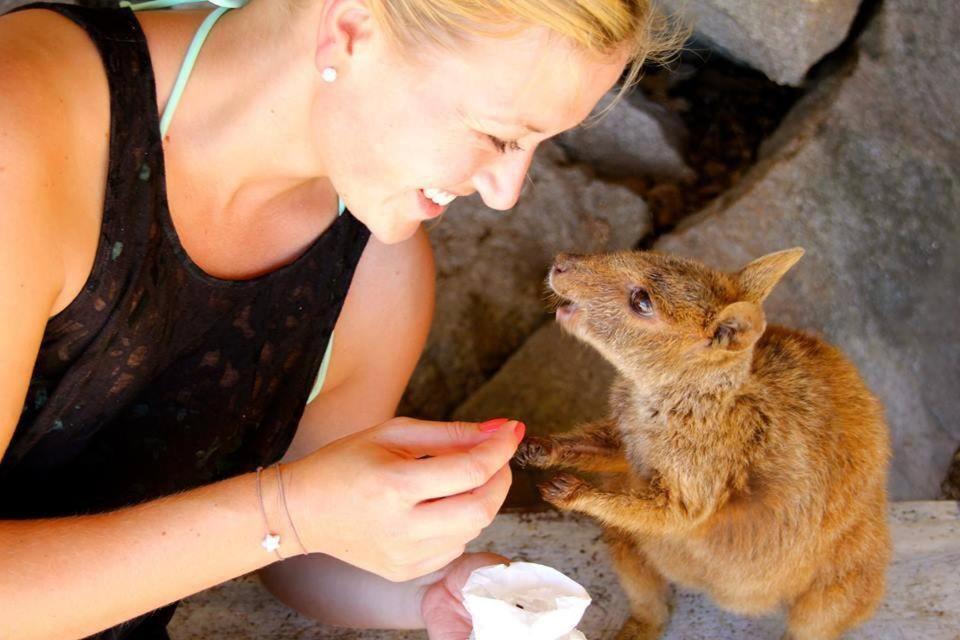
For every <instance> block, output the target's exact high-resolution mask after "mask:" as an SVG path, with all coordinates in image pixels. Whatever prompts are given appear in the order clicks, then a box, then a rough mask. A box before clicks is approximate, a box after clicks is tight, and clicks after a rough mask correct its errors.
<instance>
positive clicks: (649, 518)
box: [540, 473, 707, 535]
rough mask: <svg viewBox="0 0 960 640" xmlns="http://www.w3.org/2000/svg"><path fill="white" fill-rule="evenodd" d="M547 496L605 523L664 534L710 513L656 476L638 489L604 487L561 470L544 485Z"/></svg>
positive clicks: (545, 497)
mask: <svg viewBox="0 0 960 640" xmlns="http://www.w3.org/2000/svg"><path fill="white" fill-rule="evenodd" d="M540 493H541V495H542V496H543V499H544V500H546V501H547V502H549V503H550V504H552V505H554V506H556V507H557V508H559V509H563V510H564V511H578V512H580V513H584V514H586V515H588V516H592V517H594V518H596V519H597V520H599V521H601V522H602V523H604V524H606V525H609V526H613V527H617V528H619V529H622V530H624V531H629V532H632V533H639V534H646V535H650V534H654V535H657V534H663V533H667V532H671V531H680V530H683V529H686V528H688V527H690V526H691V525H693V524H695V523H696V522H698V521H700V520H701V519H702V518H703V517H705V516H706V515H707V511H706V509H704V508H703V507H702V506H698V505H694V504H690V503H685V502H684V501H683V500H682V498H681V497H680V496H678V495H677V492H676V491H669V490H667V489H666V488H665V487H663V486H662V485H661V484H660V482H659V481H658V480H656V479H654V480H652V481H651V482H649V483H648V484H646V485H645V486H644V487H643V489H641V490H639V491H637V492H636V493H630V494H627V493H614V492H611V491H602V490H600V489H597V488H596V487H594V486H592V485H590V484H589V483H587V482H586V481H585V480H582V479H580V478H577V477H576V476H573V475H570V474H569V473H560V474H557V475H556V476H554V477H553V478H551V479H550V480H548V481H547V482H544V483H543V484H541V485H540Z"/></svg>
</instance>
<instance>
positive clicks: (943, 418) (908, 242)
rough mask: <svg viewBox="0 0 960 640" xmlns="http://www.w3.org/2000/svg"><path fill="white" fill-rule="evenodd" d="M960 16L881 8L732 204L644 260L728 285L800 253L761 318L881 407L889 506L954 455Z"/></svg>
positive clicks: (923, 484) (921, 2)
mask: <svg viewBox="0 0 960 640" xmlns="http://www.w3.org/2000/svg"><path fill="white" fill-rule="evenodd" d="M958 41H960V4H958V3H956V2H953V1H952V0H942V1H939V2H928V1H927V0H900V1H899V2H885V3H884V4H883V5H882V8H881V9H880V11H879V13H878V14H877V15H875V16H874V18H873V19H872V22H871V23H870V24H869V25H868V28H867V30H866V31H865V33H864V34H863V36H862V38H861V40H860V42H859V45H858V46H859V51H858V55H857V57H856V59H855V60H853V61H852V62H851V63H850V64H849V66H848V68H846V69H842V70H840V71H837V72H836V73H834V74H833V75H832V76H831V78H830V80H829V81H826V82H822V83H821V84H820V85H819V86H818V87H817V88H816V89H815V90H814V91H813V92H812V94H811V95H809V96H807V98H805V99H804V101H803V102H801V103H800V104H798V106H797V107H796V108H795V109H794V111H793V112H792V113H791V115H790V116H789V117H788V118H787V120H786V121H785V122H784V124H783V125H782V127H781V129H780V130H779V131H778V132H777V134H775V136H774V137H773V138H772V139H771V140H770V141H769V143H768V145H767V146H766V147H765V148H764V149H763V150H762V159H761V161H760V162H759V163H758V164H757V165H756V166H755V167H754V168H753V169H752V171H751V172H750V174H749V175H748V176H747V177H746V178H745V179H744V181H743V182H742V183H741V184H740V185H739V186H738V188H736V189H735V190H734V191H733V192H731V193H729V194H727V195H726V196H725V197H723V198H722V199H721V200H720V201H719V202H717V203H716V204H715V205H713V206H711V207H709V208H708V209H707V210H706V211H705V212H704V213H703V214H702V215H701V216H698V217H697V218H695V219H692V220H690V221H688V223H687V224H686V226H684V227H683V228H682V229H679V230H678V231H676V232H675V233H673V234H670V235H669V236H667V237H664V238H662V239H661V240H660V241H659V242H658V243H657V245H656V248H657V249H660V250H663V251H668V252H674V253H679V254H684V255H688V256H692V257H695V258H698V259H701V260H703V261H704V262H706V263H708V264H710V265H713V266H716V267H721V268H727V269H735V268H737V267H739V266H740V265H742V264H744V263H745V262H747V261H748V260H749V259H751V258H754V257H756V256H759V255H761V254H763V253H766V252H768V251H773V250H776V249H783V248H786V247H791V246H796V245H799V246H802V247H804V248H806V250H807V254H806V257H805V258H804V259H803V260H802V261H801V262H800V263H799V264H798V265H797V266H796V267H794V269H793V271H792V272H791V273H789V274H788V275H787V276H786V278H785V279H784V281H783V282H782V283H781V284H780V285H779V286H778V288H777V289H776V290H775V291H774V293H773V295H772V296H771V298H770V300H769V302H768V303H767V305H766V306H767V310H768V315H769V318H770V320H771V321H772V322H775V323H780V324H785V325H788V326H792V327H797V328H804V329H811V330H814V331H817V332H820V333H822V334H823V335H824V336H825V337H826V338H827V339H828V340H830V341H831V342H833V343H835V344H836V345H838V346H839V347H841V348H842V349H843V350H844V351H845V352H846V353H847V354H848V355H849V356H850V357H851V358H852V359H853V361H854V362H855V363H856V364H857V365H858V366H859V368H860V371H861V372H862V374H863V376H864V377H865V379H866V381H867V383H868V384H869V386H870V387H871V388H872V389H873V391H874V392H875V393H876V394H877V395H878V396H879V397H880V398H881V399H882V400H883V402H884V403H885V405H886V408H887V418H888V421H889V424H890V428H891V432H892V437H893V447H894V460H893V465H892V469H891V477H890V489H891V492H892V496H893V497H894V498H895V499H898V500H903V499H918V498H931V497H936V496H937V495H938V494H939V484H940V481H941V480H942V478H943V476H944V474H945V473H946V471H947V467H948V465H949V461H950V457H951V455H952V453H953V451H954V449H955V448H956V445H957V442H958V441H960V393H958V389H960V321H958V318H960V251H957V247H958V246H960V140H958V132H960V83H957V82H956V81H955V80H954V79H955V78H956V69H957V68H958V67H960V53H958V49H957V47H956V43H957V42H958Z"/></svg>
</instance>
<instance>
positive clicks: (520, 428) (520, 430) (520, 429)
mask: <svg viewBox="0 0 960 640" xmlns="http://www.w3.org/2000/svg"><path fill="white" fill-rule="evenodd" d="M513 432H514V433H515V434H516V435H517V442H521V441H523V436H525V435H526V433H527V425H525V424H523V423H522V422H518V423H517V426H515V427H514V428H513Z"/></svg>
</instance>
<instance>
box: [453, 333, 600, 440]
mask: <svg viewBox="0 0 960 640" xmlns="http://www.w3.org/2000/svg"><path fill="white" fill-rule="evenodd" d="M613 375H614V372H613V367H612V366H610V365H609V364H608V363H607V361H606V360H604V359H603V358H602V357H601V356H600V355H599V354H598V353H597V352H596V350H595V349H593V348H592V347H589V346H587V345H585V344H584V343H582V342H580V341H579V340H577V339H576V338H574V337H572V336H570V335H568V334H566V333H564V332H563V331H562V330H561V329H560V327H559V325H557V324H556V323H555V322H554V321H553V320H552V319H551V320H549V321H548V322H547V324H546V325H544V326H543V327H541V328H540V329H538V330H537V332H536V333H534V334H533V336H531V337H530V339H529V340H527V342H526V343H525V344H524V345H523V346H522V347H521V348H520V349H519V350H518V351H517V352H516V353H515V354H514V355H513V357H511V358H510V360H508V361H507V362H506V364H504V365H503V368H501V369H500V371H498V372H497V375H495V376H494V377H493V378H491V379H490V381H489V382H487V383H486V384H485V385H483V386H482V387H480V388H479V389H478V390H477V391H476V393H474V394H473V395H472V396H470V398H468V399H467V401H466V402H464V403H463V404H462V405H460V406H459V407H457V409H456V410H455V411H454V412H453V417H454V418H455V419H458V420H482V419H483V418H484V416H491V415H493V414H495V413H496V414H497V415H501V414H502V415H503V416H504V417H511V418H516V419H518V420H522V421H523V422H524V423H525V424H526V425H527V428H528V431H527V432H528V433H532V434H538V435H546V434H548V433H556V432H559V431H565V430H567V429H569V428H571V427H573V426H575V425H577V424H580V423H582V422H587V421H589V420H595V419H598V418H602V417H604V416H605V415H606V413H607V393H608V390H609V388H610V383H611V381H612V380H613Z"/></svg>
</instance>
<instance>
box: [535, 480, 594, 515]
mask: <svg viewBox="0 0 960 640" xmlns="http://www.w3.org/2000/svg"><path fill="white" fill-rule="evenodd" d="M589 486H590V485H588V484H587V483H586V482H584V481H583V480H581V479H580V478H578V477H576V476H573V475H570V474H569V473H560V474H557V475H555V476H554V477H552V478H550V479H549V480H547V481H546V482H544V483H543V484H541V485H539V487H540V495H541V496H543V499H544V500H546V501H547V502H549V503H550V504H552V505H554V506H556V507H559V508H560V509H567V508H569V507H570V506H571V505H572V504H573V502H574V500H576V498H577V496H578V495H580V494H581V493H583V492H584V491H585V490H586V489H587V488H588V487H589Z"/></svg>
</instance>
